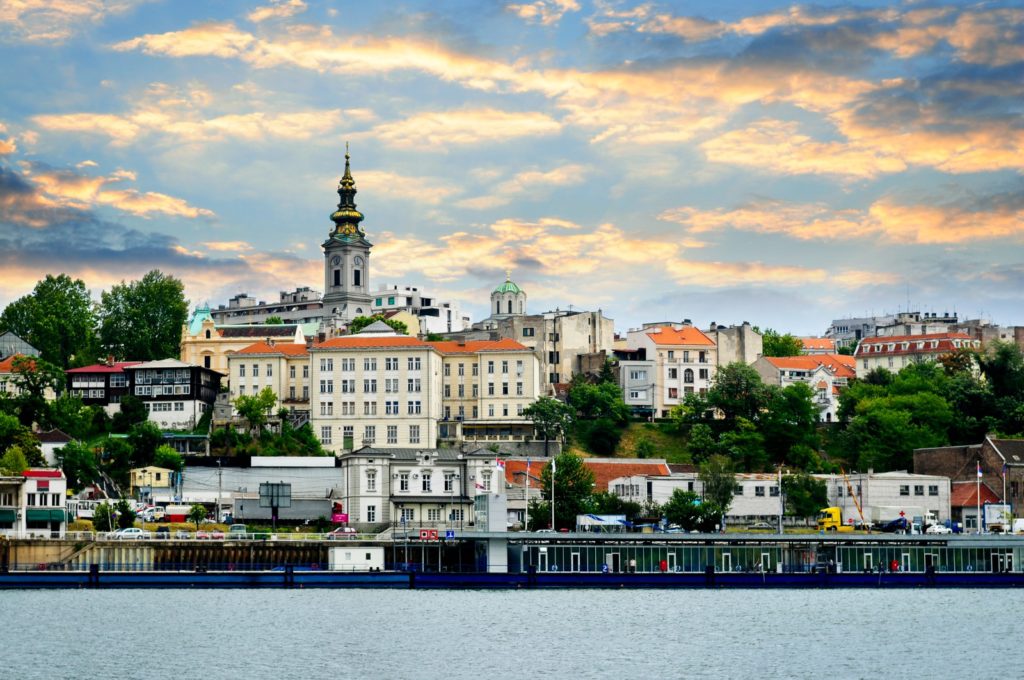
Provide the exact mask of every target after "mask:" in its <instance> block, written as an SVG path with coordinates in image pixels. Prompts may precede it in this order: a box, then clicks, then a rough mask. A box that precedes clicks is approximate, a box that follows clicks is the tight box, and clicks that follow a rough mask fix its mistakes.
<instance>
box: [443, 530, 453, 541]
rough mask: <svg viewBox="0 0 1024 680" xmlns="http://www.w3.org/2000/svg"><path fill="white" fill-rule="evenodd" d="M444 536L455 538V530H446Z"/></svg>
mask: <svg viewBox="0 0 1024 680" xmlns="http://www.w3.org/2000/svg"><path fill="white" fill-rule="evenodd" d="M444 537H445V539H449V538H455V531H453V530H452V529H447V530H445V532H444Z"/></svg>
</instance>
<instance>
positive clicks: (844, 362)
mask: <svg viewBox="0 0 1024 680" xmlns="http://www.w3.org/2000/svg"><path fill="white" fill-rule="evenodd" d="M764 359H765V361H767V362H768V363H770V364H771V365H772V366H774V367H775V368H778V369H784V370H789V371H794V370H795V371H813V370H815V369H816V368H818V366H825V367H826V368H828V369H829V370H830V371H832V373H834V374H835V375H836V377H839V378H853V377H855V376H856V375H857V373H856V370H855V368H856V365H857V363H856V360H855V359H854V358H853V357H851V356H845V355H843V354H802V355H800V356H798V357H765V358H764Z"/></svg>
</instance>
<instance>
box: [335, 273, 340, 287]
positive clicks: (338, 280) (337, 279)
mask: <svg viewBox="0 0 1024 680" xmlns="http://www.w3.org/2000/svg"><path fill="white" fill-rule="evenodd" d="M334 285H335V286H340V285H341V270H340V269H335V270H334Z"/></svg>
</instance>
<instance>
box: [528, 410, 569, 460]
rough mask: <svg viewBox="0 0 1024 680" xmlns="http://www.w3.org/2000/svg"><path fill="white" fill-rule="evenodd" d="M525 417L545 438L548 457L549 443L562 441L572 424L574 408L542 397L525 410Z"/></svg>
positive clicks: (545, 453)
mask: <svg viewBox="0 0 1024 680" xmlns="http://www.w3.org/2000/svg"><path fill="white" fill-rule="evenodd" d="M523 415H524V416H525V417H526V418H527V419H529V420H530V421H531V422H533V427H534V429H535V430H536V431H537V436H539V437H543V438H544V455H545V456H547V455H548V442H549V441H550V440H552V439H560V438H561V437H562V436H563V435H564V434H565V432H566V430H567V429H568V428H569V424H570V423H572V408H571V407H569V406H568V405H567V404H564V403H562V402H561V401H559V400H557V399H552V398H551V397H541V398H540V399H538V400H537V401H535V402H533V403H532V404H530V405H529V406H527V407H526V408H525V409H523Z"/></svg>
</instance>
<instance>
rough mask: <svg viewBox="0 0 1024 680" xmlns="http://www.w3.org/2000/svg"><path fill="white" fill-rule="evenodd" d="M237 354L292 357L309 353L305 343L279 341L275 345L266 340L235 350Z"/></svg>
mask: <svg viewBox="0 0 1024 680" xmlns="http://www.w3.org/2000/svg"><path fill="white" fill-rule="evenodd" d="M235 354H286V355H288V356H292V357H300V356H305V355H307V354H309V350H308V348H307V347H306V345H305V344H302V343H294V342H279V343H274V344H273V345H270V344H267V343H266V342H256V343H253V344H251V345H249V346H248V347H243V348H242V349H240V350H238V351H237V352H235Z"/></svg>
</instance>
